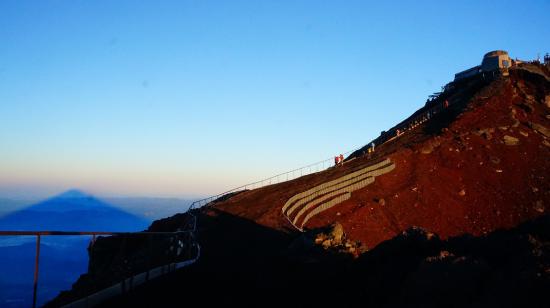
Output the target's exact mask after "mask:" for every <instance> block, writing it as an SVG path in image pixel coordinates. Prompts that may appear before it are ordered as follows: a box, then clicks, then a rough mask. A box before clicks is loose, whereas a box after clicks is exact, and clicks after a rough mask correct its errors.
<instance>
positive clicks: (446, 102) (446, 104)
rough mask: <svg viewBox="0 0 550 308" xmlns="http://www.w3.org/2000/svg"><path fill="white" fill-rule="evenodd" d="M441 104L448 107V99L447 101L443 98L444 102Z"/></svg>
mask: <svg viewBox="0 0 550 308" xmlns="http://www.w3.org/2000/svg"><path fill="white" fill-rule="evenodd" d="M443 106H444V107H445V108H447V107H449V101H448V100H445V103H443Z"/></svg>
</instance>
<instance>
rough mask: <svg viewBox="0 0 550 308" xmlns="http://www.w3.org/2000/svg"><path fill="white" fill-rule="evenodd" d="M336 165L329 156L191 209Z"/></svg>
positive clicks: (250, 184) (236, 189) (199, 201)
mask: <svg viewBox="0 0 550 308" xmlns="http://www.w3.org/2000/svg"><path fill="white" fill-rule="evenodd" d="M358 149H359V148H355V149H353V150H350V151H347V152H345V153H342V155H343V156H344V157H345V156H347V155H349V154H351V153H353V152H355V151H357V150H358ZM334 166H335V164H334V157H332V158H328V159H325V160H322V161H318V162H316V163H313V164H309V165H306V166H303V167H300V168H297V169H294V170H290V171H287V172H283V173H280V174H277V175H274V176H271V177H269V178H265V179H263V180H260V181H256V182H252V183H248V184H245V185H241V186H239V187H236V188H233V189H231V190H228V191H225V192H222V193H220V194H217V195H213V196H210V197H207V198H204V199H200V200H196V201H194V202H193V203H191V207H190V208H191V209H192V208H198V207H201V206H204V205H207V204H209V203H210V202H212V201H215V200H217V199H220V198H222V197H223V196H226V195H229V194H232V193H236V192H240V191H243V190H251V189H258V188H262V187H265V186H269V185H272V184H279V183H283V182H287V181H290V180H294V179H297V178H299V177H302V176H305V175H309V174H312V173H316V172H320V171H324V170H326V169H328V168H330V167H334Z"/></svg>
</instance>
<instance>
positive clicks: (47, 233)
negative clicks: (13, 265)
mask: <svg viewBox="0 0 550 308" xmlns="http://www.w3.org/2000/svg"><path fill="white" fill-rule="evenodd" d="M188 213H189V214H190V215H191V217H192V219H193V223H192V228H190V229H188V230H179V231H172V232H159V231H141V232H118V231H113V232H111V231H52V230H41V231H27V230H25V231H23V230H21V231H13V230H7V231H6V230H0V236H36V256H35V264H34V279H33V304H32V307H36V301H37V289H38V273H39V264H40V241H41V237H42V236H87V235H91V236H92V244H94V243H95V240H96V236H98V235H110V236H113V235H115V236H154V235H161V236H177V235H180V234H190V241H191V243H190V244H191V246H189V247H196V248H197V254H196V256H195V257H194V258H193V259H191V260H185V261H182V262H177V263H170V264H167V265H162V266H160V268H161V271H160V273H157V272H155V270H156V269H159V268H153V269H149V270H147V271H146V272H144V273H141V274H137V275H134V276H132V277H131V278H127V279H130V284H131V285H132V286H133V285H136V283H137V282H134V278H144V279H143V281H142V282H144V281H147V280H149V279H151V278H152V277H153V278H154V277H158V276H159V275H162V274H164V273H165V267H167V268H168V271H171V270H175V269H178V268H182V267H185V266H188V265H191V264H193V263H195V261H197V260H198V258H199V257H200V246H199V245H198V243H197V242H196V239H195V235H194V233H195V231H196V226H197V218H196V216H195V215H193V214H192V213H191V212H190V210H188ZM178 254H179V252H178ZM151 273H156V274H154V275H153V274H151ZM150 274H151V275H150ZM127 279H125V281H126V280H127ZM136 281H140V280H136ZM122 283H123V285H125V284H124V281H123V282H122ZM119 284H120V283H119ZM116 285H118V284H115V285H114V286H116ZM114 286H111V287H110V288H107V289H104V290H102V291H99V292H96V293H94V294H93V295H91V296H94V295H95V296H96V297H97V298H99V299H101V300H104V299H106V295H105V294H106V293H105V292H103V291H105V290H108V289H112V288H113V287H114ZM107 293H109V292H107ZM109 294H111V293H109ZM91 296H86V297H85V298H84V299H81V300H78V301H76V302H75V304H77V306H78V303H81V304H82V303H83V302H82V300H85V301H84V302H85V303H86V305H85V306H88V304H87V301H88V299H89V298H90V297H91ZM96 300H97V299H96ZM81 306H82V305H81Z"/></svg>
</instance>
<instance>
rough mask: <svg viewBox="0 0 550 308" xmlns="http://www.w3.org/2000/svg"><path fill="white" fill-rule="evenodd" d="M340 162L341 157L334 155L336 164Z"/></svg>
mask: <svg viewBox="0 0 550 308" xmlns="http://www.w3.org/2000/svg"><path fill="white" fill-rule="evenodd" d="M339 162H340V157H338V156H334V165H335V166H338V163H339Z"/></svg>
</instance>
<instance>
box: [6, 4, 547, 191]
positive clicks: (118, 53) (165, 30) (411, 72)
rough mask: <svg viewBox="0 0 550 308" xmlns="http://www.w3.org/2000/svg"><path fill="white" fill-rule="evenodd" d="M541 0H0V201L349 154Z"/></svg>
mask: <svg viewBox="0 0 550 308" xmlns="http://www.w3.org/2000/svg"><path fill="white" fill-rule="evenodd" d="M548 12H550V1H548V0H545V1H499V2H496V1H477V0H476V1H396V2H393V3H390V2H387V1H376V2H370V1H319V0H314V1H280V0H277V1H233V0H232V1H205V0H197V1H173V2H171V1H99V0H97V1H44V0H40V1H21V0H15V1H9V0H3V1H0V196H2V197H13V198H15V197H20V198H23V197H45V196H47V195H50V194H53V193H57V192H60V191H63V190H65V189H69V188H81V189H84V190H86V191H89V192H93V193H96V194H99V195H117V196H177V197H185V196H197V195H205V194H214V193H217V192H220V191H224V190H226V189H228V188H232V187H235V186H239V185H241V184H245V183H247V182H251V181H254V180H257V179H260V178H264V177H267V176H270V175H272V174H276V173H279V172H283V171H287V170H290V169H293V168H296V167H300V166H302V165H305V164H308V163H311V162H315V161H319V160H322V159H325V158H329V157H332V156H333V155H334V154H338V153H340V152H345V151H347V150H351V149H353V148H355V147H358V146H361V145H363V144H365V143H367V142H368V141H369V140H371V139H373V138H374V137H375V136H377V135H378V134H379V133H380V131H381V130H384V129H387V128H389V127H391V126H392V125H394V124H395V123H396V122H398V121H400V120H402V119H403V118H405V117H406V116H407V115H409V114H410V113H412V112H413V111H414V110H416V109H417V108H419V107H421V106H422V105H423V104H424V102H425V100H426V98H427V96H428V95H429V94H432V93H433V92H436V91H438V90H440V87H441V86H442V85H444V84H446V83H447V82H449V81H451V80H452V79H453V76H454V73H456V72H458V71H461V70H464V69H467V68H469V67H472V66H474V65H477V64H479V63H480V62H481V58H482V56H483V54H484V53H485V52H487V51H490V50H494V49H505V50H508V51H509V52H510V55H511V56H512V57H518V58H520V59H533V58H536V56H537V53H540V55H541V57H542V55H543V54H544V53H545V52H550V18H548Z"/></svg>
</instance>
